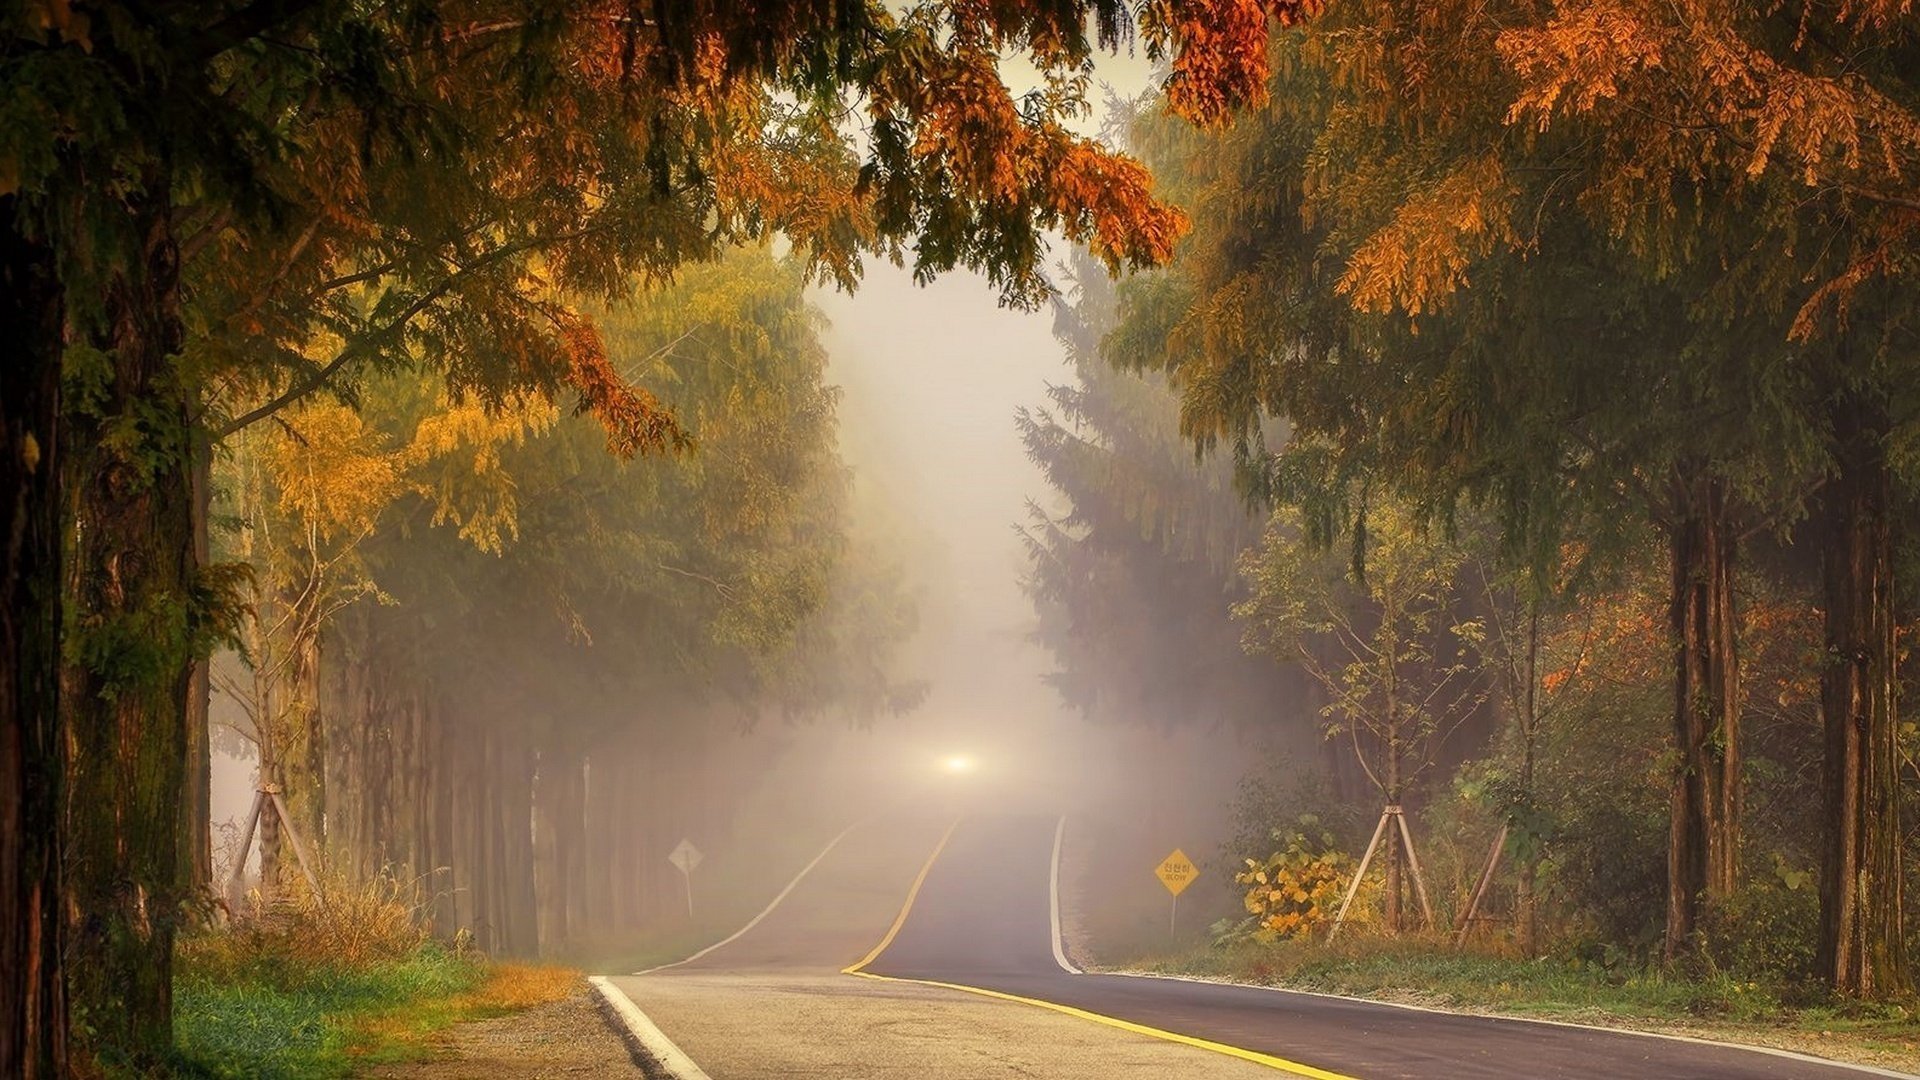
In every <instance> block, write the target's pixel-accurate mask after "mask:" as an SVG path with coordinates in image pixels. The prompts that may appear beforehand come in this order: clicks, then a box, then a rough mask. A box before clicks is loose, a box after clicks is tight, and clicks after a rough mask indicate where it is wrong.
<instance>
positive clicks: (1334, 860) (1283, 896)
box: [1223, 814, 1353, 941]
mask: <svg viewBox="0 0 1920 1080" xmlns="http://www.w3.org/2000/svg"><path fill="white" fill-rule="evenodd" d="M1273 838H1274V840H1275V841H1276V842H1277V843H1280V844H1282V845H1283V846H1281V847H1280V849H1279V850H1277V851H1275V852H1274V853H1273V854H1271V855H1268V856H1267V857H1266V858H1265V859H1247V860H1245V862H1246V869H1244V870H1242V871H1240V872H1239V873H1238V874H1235V875H1234V878H1233V879H1234V881H1236V882H1238V883H1239V884H1241V885H1244V886H1246V888H1247V892H1246V897H1245V902H1246V907H1247V914H1248V915H1249V916H1250V918H1249V919H1248V920H1247V921H1246V922H1245V923H1243V924H1241V925H1240V926H1239V927H1236V928H1235V929H1236V930H1237V931H1238V933H1234V934H1231V935H1223V936H1234V937H1239V936H1248V937H1252V938H1254V939H1256V940H1260V941H1275V940H1279V939H1282V938H1287V939H1293V938H1304V937H1307V936H1309V935H1311V934H1313V933H1315V932H1316V931H1319V930H1321V929H1323V928H1325V927H1326V926H1327V925H1328V924H1330V923H1331V922H1332V920H1333V917H1334V914H1335V913H1336V912H1338V911H1339V909H1340V897H1341V894H1342V893H1343V892H1344V891H1345V890H1346V887H1347V883H1348V882H1349V881H1351V880H1352V877H1353V860H1352V859H1351V858H1349V857H1348V856H1347V855H1346V853H1344V852H1342V851H1339V850H1337V849H1335V847H1334V845H1333V836H1332V834H1331V833H1328V832H1326V831H1325V830H1323V829H1320V822H1319V819H1318V818H1315V817H1313V816H1312V815H1311V814H1309V815H1306V816H1303V817H1302V818H1300V821H1299V825H1298V827H1297V828H1295V829H1292V830H1287V831H1283V830H1280V829H1275V830H1274V832H1273Z"/></svg>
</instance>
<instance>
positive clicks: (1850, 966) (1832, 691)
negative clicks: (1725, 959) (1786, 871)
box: [1819, 398, 1913, 997]
mask: <svg viewBox="0 0 1920 1080" xmlns="http://www.w3.org/2000/svg"><path fill="white" fill-rule="evenodd" d="M1884 430H1885V418H1884V416H1883V415H1882V411H1881V410H1879V409H1878V408H1877V407H1874V406H1872V405H1870V404H1869V403H1866V402H1862V401H1860V400H1858V399H1857V398H1856V399H1852V400H1843V401H1842V402H1841V404H1839V405H1838V406H1837V407H1836V408H1835V410H1834V436H1835V443H1836V449H1837V456H1838V459H1839V474H1838V475H1837V476H1836V477H1835V478H1834V479H1833V481H1832V483H1831V484H1830V485H1829V487H1828V490H1827V492H1826V495H1825V499H1824V502H1823V510H1824V513H1825V516H1826V525H1827V538H1826V551H1825V560H1824V567H1825V586H1826V664H1825V666H1824V668H1823V669H1822V671H1821V680H1820V695H1821V696H1820V702H1821V713H1822V717H1823V726H1824V728H1825V736H1826V745H1825V753H1824V756H1823V768H1822V784H1821V788H1822V793H1823V796H1824V798H1823V802H1824V806H1823V809H1824V811H1825V812H1824V814H1823V815H1822V819H1823V823H1824V826H1825V835H1824V837H1823V840H1824V843H1823V844H1822V854H1823V858H1822V859H1821V864H1820V947H1819V967H1820V971H1821V973H1822V974H1823V975H1824V977H1825V978H1826V979H1827V980H1828V981H1829V982H1830V983H1831V984H1832V985H1833V987H1834V989H1836V990H1838V991H1840V992H1842V993H1846V994H1854V995H1859V996H1862V997H1889V996H1896V995H1900V994H1904V993H1907V992H1909V991H1910V990H1911V989H1912V986H1913V979H1912V974H1911V971H1910V969H1909V966H1908V962H1907V954H1906V948H1905V944H1904V941H1903V938H1902V935H1901V916H1902V900H1903V898H1902V896H1901V891H1902V875H1901V872H1900V871H1901V867H1900V777H1899V760H1900V758H1899V746H1898V742H1897V740H1898V732H1899V715H1898V704H1897V695H1896V687H1897V685H1898V683H1897V672H1896V670H1895V665H1896V659H1897V655H1898V653H1897V648H1896V643H1895V640H1894V634H1895V626H1894V611H1893V603H1894V594H1893V519H1892V513H1891V509H1892V508H1891V503H1892V478H1891V476H1890V474H1889V471H1888V468H1887V462H1886V456H1885V450H1884V449H1883V446H1882V440H1883V438H1884V436H1883V432H1884Z"/></svg>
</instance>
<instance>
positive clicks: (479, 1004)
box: [346, 964, 583, 1064]
mask: <svg viewBox="0 0 1920 1080" xmlns="http://www.w3.org/2000/svg"><path fill="white" fill-rule="evenodd" d="M582 981H583V980H582V978H581V975H580V973H579V972H578V971H575V970H574V969H572V968H564V967H551V966H545V965H531V964H496V965H493V966H492V967H490V968H489V969H488V971H487V977H486V979H485V981H484V982H482V983H481V984H480V985H479V986H477V987H474V988H473V989H472V990H468V991H466V992H465V993H460V994H455V995H453V996H451V997H445V998H440V999H438V1000H431V1001H420V1002H413V1003H410V1004H408V1005H407V1006H406V1007H405V1008H400V1009H394V1010H390V1011H385V1012H379V1013H374V1014H371V1015H368V1016H364V1017H360V1018H358V1019H357V1020H356V1021H355V1022H354V1023H353V1024H352V1026H351V1030H350V1032H349V1034H348V1038H347V1045H346V1053H347V1056H348V1057H349V1058H351V1059H352V1060H354V1061H357V1062H361V1063H364V1064H373V1063H379V1062H394V1061H411V1060H418V1059H419V1058H421V1057H424V1056H426V1055H428V1054H429V1053H430V1052H431V1051H432V1049H433V1047H434V1043H435V1037H436V1036H437V1035H439V1034H440V1033H441V1032H442V1031H444V1030H445V1029H446V1028H448V1027H450V1026H452V1025H454V1024H459V1023H464V1022H466V1021H470V1020H485V1019H487V1018H489V1017H495V1016H505V1015H507V1014H509V1013H516V1012H520V1011H522V1010H524V1009H530V1008H533V1007H534V1006H536V1005H545V1004H547V1003H548V1002H553V1001H559V1000H561V999H563V998H566V997H568V996H569V995H571V994H573V993H574V992H575V991H576V990H578V989H579V987H580V985H581V983H582Z"/></svg>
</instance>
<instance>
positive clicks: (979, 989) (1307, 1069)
mask: <svg viewBox="0 0 1920 1080" xmlns="http://www.w3.org/2000/svg"><path fill="white" fill-rule="evenodd" d="M847 974H849V975H857V976H859V977H860V978H862V979H877V980H879V981H882V982H900V983H919V984H920V985H921V986H938V987H940V988H942V989H945V990H959V991H963V992H965V993H968V994H979V995H980V996H981V997H990V998H998V999H1000V1000H1001V1001H1017V1002H1019V1003H1020V1004H1022V1005H1034V1006H1038V1007H1039V1008H1042V1009H1052V1010H1053V1011H1054V1012H1057V1013H1065V1014H1067V1015H1068V1016H1073V1017H1078V1018H1079V1019H1081V1020H1091V1021H1093V1022H1094V1023H1096V1024H1105V1025H1107V1026H1108V1027H1113V1028H1119V1029H1120V1030H1121V1031H1130V1032H1132V1033H1134V1034H1135V1035H1147V1036H1151V1037H1152V1038H1155V1039H1165V1040H1166V1041H1167V1042H1172V1043H1179V1044H1181V1045H1182V1046H1192V1047H1195V1048H1197V1049H1201V1050H1211V1051H1213V1052H1214V1053H1216V1054H1225V1055H1227V1056H1228V1057H1234V1058H1239V1059H1240V1060H1241V1061H1251V1062H1253V1063H1254V1064H1256V1065H1265V1066H1266V1067H1267V1068H1269V1069H1278V1070H1280V1071H1281V1072H1284V1073H1292V1074H1293V1075H1295V1076H1305V1077H1310V1078H1312V1080H1356V1078H1355V1077H1352V1076H1348V1075H1346V1074H1345V1073H1337V1072H1328V1071H1327V1070H1326V1069H1316V1068H1314V1067H1313V1066H1312V1065H1304V1064H1301V1063H1300V1062H1298V1061H1288V1060H1287V1059H1286V1058H1283V1057H1277V1056H1275V1055H1273V1054H1263V1053H1261V1052H1260V1051H1258V1050H1248V1049H1246V1048H1244V1047H1239V1046H1231V1045H1229V1044H1227V1043H1219V1042H1214V1041H1213V1040H1211V1039H1202V1038H1199V1037H1197V1036H1193V1035H1182V1034H1180V1033H1179V1032H1177V1031H1168V1030H1166V1029H1165V1028H1157V1027H1149V1026H1148V1025H1146V1024H1136V1023H1134V1022H1133V1021H1131V1020H1122V1019H1120V1018H1119V1017H1117V1016H1107V1015H1105V1014H1103V1013H1097V1012H1089V1011H1087V1010H1086V1009H1077V1008H1075V1007H1073V1006H1072V1005H1062V1004H1060V1003H1059V1002H1057V1001H1047V1000H1045V999H1042V998H1030V997H1022V996H1020V995H1019V994H1009V993H1006V992H1004V991H1001V990H989V989H987V988H986V987H984V986H967V985H966V984H964V983H950V982H938V981H935V980H933V979H903V978H900V977H899V976H896V975H876V974H874V973H873V972H871V971H853V970H848V971H847Z"/></svg>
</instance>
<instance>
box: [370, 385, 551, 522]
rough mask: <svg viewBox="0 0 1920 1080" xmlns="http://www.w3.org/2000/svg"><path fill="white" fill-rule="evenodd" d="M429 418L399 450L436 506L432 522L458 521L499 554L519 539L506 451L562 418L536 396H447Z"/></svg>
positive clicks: (516, 506)
mask: <svg viewBox="0 0 1920 1080" xmlns="http://www.w3.org/2000/svg"><path fill="white" fill-rule="evenodd" d="M443 403H444V404H445V406H446V407H445V409H444V411H442V412H439V413H436V414H434V415H432V416H429V417H427V418H426V419H425V420H422V421H421V422H420V425H419V427H418V428H416V429H415V431H414V436H413V441H412V442H411V443H410V444H408V446H407V447H406V449H405V450H404V451H402V452H401V453H400V454H399V455H396V456H397V458H398V459H399V460H402V461H404V462H405V463H406V464H407V466H408V468H409V472H410V474H412V476H413V478H414V480H413V486H414V489H415V490H417V491H418V492H419V493H420V494H422V495H424V496H425V497H426V498H427V499H428V500H429V501H430V502H431V503H432V504H433V523H434V524H435V525H445V524H449V523H451V524H452V525H454V526H455V527H456V528H457V529H458V530H459V534H460V537H461V539H463V540H466V541H467V542H468V543H470V544H472V545H473V546H474V547H476V548H478V549H479V550H481V551H485V552H489V553H492V554H499V553H500V552H501V551H502V550H504V549H505V547H506V544H507V542H508V541H509V540H513V539H516V538H518V537H519V535H520V529H519V500H518V496H517V488H516V485H515V483H514V479H513V476H512V474H511V473H509V472H508V471H507V469H506V467H505V465H504V463H503V461H502V459H501V451H502V450H503V449H505V448H507V447H509V446H519V445H521V444H523V443H524V442H525V441H526V440H527V438H528V437H530V436H536V435H540V434H542V433H544V432H546V431H547V430H549V429H550V428H552V427H553V425H554V424H555V423H556V422H557V421H558V420H559V418H560V415H559V410H558V409H557V408H555V407H554V405H553V403H552V402H550V401H548V400H547V399H545V398H543V397H539V396H537V395H533V394H521V395H517V396H515V397H513V398H511V399H509V400H508V401H506V402H504V403H501V404H499V405H497V406H489V405H487V404H485V403H482V402H480V401H477V400H474V399H470V398H468V399H460V400H455V401H451V402H446V401H444V399H443Z"/></svg>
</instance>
